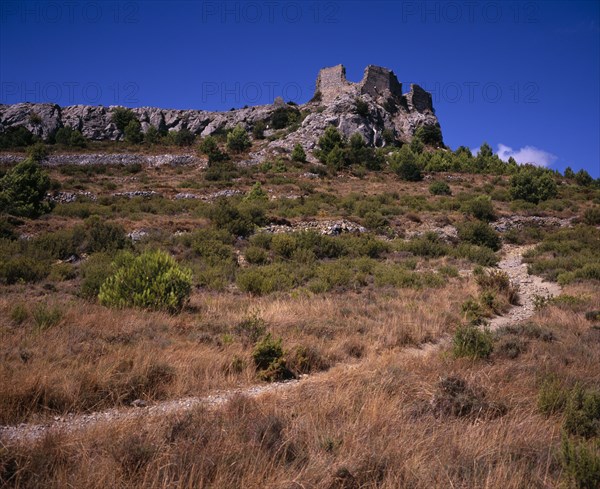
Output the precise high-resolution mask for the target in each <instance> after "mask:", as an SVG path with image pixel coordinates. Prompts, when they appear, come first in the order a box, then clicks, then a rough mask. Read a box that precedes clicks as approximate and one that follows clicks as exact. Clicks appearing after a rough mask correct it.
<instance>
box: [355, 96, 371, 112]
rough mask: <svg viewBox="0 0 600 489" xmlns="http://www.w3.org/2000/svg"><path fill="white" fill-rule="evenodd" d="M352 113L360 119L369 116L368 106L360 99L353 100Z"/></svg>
mask: <svg viewBox="0 0 600 489" xmlns="http://www.w3.org/2000/svg"><path fill="white" fill-rule="evenodd" d="M354 112H355V113H356V114H358V115H360V116H361V117H368V116H369V104H368V103H367V102H365V101H364V100H362V99H360V98H358V97H357V98H356V99H354Z"/></svg>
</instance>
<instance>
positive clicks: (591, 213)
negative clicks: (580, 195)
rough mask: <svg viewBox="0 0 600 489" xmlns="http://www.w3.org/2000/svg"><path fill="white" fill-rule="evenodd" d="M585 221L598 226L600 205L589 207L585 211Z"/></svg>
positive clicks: (599, 222)
mask: <svg viewBox="0 0 600 489" xmlns="http://www.w3.org/2000/svg"><path fill="white" fill-rule="evenodd" d="M583 222H585V223H586V224H588V225H590V226H597V225H599V224H600V206H594V207H589V208H587V209H586V210H585V211H584V213H583Z"/></svg>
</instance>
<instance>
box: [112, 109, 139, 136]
mask: <svg viewBox="0 0 600 489" xmlns="http://www.w3.org/2000/svg"><path fill="white" fill-rule="evenodd" d="M111 120H112V122H113V124H114V125H115V126H117V129H118V130H119V131H121V132H125V128H126V127H127V126H128V124H129V123H130V122H131V121H137V117H136V115H135V112H133V110H131V109H127V108H125V107H115V108H114V109H113V111H112V116H111Z"/></svg>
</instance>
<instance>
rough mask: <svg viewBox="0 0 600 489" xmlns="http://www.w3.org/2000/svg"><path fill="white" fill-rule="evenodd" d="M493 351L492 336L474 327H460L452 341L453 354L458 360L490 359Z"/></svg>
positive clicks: (486, 331)
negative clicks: (461, 358) (463, 358)
mask: <svg viewBox="0 0 600 489" xmlns="http://www.w3.org/2000/svg"><path fill="white" fill-rule="evenodd" d="M493 349H494V344H493V341H492V334H491V333H490V332H489V331H488V330H482V329H480V328H478V327H477V326H474V325H466V326H460V327H459V328H458V329H457V330H456V333H454V337H453V339H452V353H453V355H454V356H455V357H457V358H459V357H467V358H472V359H478V358H488V357H489V356H490V355H491V354H492V351H493Z"/></svg>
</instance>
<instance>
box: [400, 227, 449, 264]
mask: <svg viewBox="0 0 600 489" xmlns="http://www.w3.org/2000/svg"><path fill="white" fill-rule="evenodd" d="M398 247H399V249H400V250H402V251H409V252H411V253H413V254H414V255H417V256H423V257H426V258H439V257H441V256H445V255H447V254H448V253H449V252H450V247H449V246H448V245H446V244H445V243H444V242H443V241H442V240H441V239H440V238H439V236H438V235H437V234H435V233H426V234H425V235H424V236H421V237H418V238H413V239H411V240H410V241H408V242H406V243H401V244H400V245H399V246H398Z"/></svg>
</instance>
